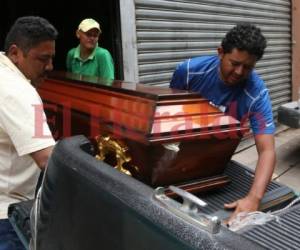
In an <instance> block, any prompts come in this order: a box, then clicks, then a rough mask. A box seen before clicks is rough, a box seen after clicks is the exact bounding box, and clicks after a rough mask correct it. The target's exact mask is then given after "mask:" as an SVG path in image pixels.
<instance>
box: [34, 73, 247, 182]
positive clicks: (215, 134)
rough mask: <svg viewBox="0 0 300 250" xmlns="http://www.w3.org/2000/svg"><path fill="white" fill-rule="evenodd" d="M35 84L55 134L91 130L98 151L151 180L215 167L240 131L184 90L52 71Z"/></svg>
mask: <svg viewBox="0 0 300 250" xmlns="http://www.w3.org/2000/svg"><path fill="white" fill-rule="evenodd" d="M38 92H39V94H40V96H41V98H42V100H43V102H44V108H45V110H46V113H47V118H48V123H49V125H50V127H51V130H52V132H53V134H54V136H55V137H56V139H59V138H62V137H68V136H71V135H76V134H84V135H85V136H87V137H89V138H96V140H97V142H98V146H99V152H98V158H99V159H102V160H105V161H107V162H108V163H110V165H113V166H114V165H116V166H117V167H118V168H119V169H121V170H122V171H125V172H126V171H127V173H130V174H131V175H132V176H133V177H135V178H137V179H139V180H141V181H143V182H144V183H147V184H149V185H151V186H160V185H168V184H176V183H181V182H185V181H190V180H195V179H205V178H213V177H215V176H218V175H221V174H222V173H223V171H224V168H225V166H226V164H227V162H228V161H229V160H230V158H231V156H232V155H233V153H234V151H235V149H236V147H237V145H238V144H239V142H240V139H241V137H242V135H243V133H244V132H246V131H247V129H246V128H245V127H241V126H240V123H239V122H238V121H237V120H236V119H234V118H233V117H230V116H227V115H224V114H223V113H222V112H220V111H219V110H218V109H217V108H215V107H213V106H211V105H210V104H209V103H208V101H207V100H206V99H204V98H201V97H200V96H199V95H198V94H196V93H190V92H187V91H180V90H175V89H169V88H163V87H154V86H147V85H142V84H135V83H128V82H123V81H103V80H100V79H98V78H96V77H82V76H79V75H75V74H70V73H66V72H53V73H52V74H51V75H50V76H49V77H48V78H47V79H46V81H45V82H44V83H43V84H41V85H40V86H39V87H38ZM123 168H124V169H123Z"/></svg>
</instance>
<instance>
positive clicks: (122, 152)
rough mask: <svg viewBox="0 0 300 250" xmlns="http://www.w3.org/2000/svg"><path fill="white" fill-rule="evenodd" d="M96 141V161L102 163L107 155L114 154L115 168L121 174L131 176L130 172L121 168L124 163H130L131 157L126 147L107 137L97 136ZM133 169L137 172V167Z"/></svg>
mask: <svg viewBox="0 0 300 250" xmlns="http://www.w3.org/2000/svg"><path fill="white" fill-rule="evenodd" d="M96 141H97V144H98V148H99V154H98V155H96V159H98V160H102V161H104V160H105V157H106V155H107V153H109V152H115V157H116V160H117V165H116V166H115V168H116V169H117V170H119V171H121V172H122V173H125V174H127V175H130V176H131V173H130V171H129V170H127V169H125V168H124V167H123V164H124V163H125V162H130V161H131V156H130V155H129V154H128V147H127V146H126V145H125V144H124V143H122V142H121V141H118V140H114V139H112V138H111V137H110V136H109V135H105V136H98V137H97V138H96ZM133 167H134V166H133ZM134 168H135V169H136V170H137V167H134Z"/></svg>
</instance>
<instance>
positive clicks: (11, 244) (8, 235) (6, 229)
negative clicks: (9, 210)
mask: <svg viewBox="0 0 300 250" xmlns="http://www.w3.org/2000/svg"><path fill="white" fill-rule="evenodd" d="M0 250H25V247H24V246H23V244H22V242H21V241H20V240H19V238H18V236H17V234H16V232H15V230H14V229H13V227H12V225H11V224H10V222H9V221H8V219H1V220H0Z"/></svg>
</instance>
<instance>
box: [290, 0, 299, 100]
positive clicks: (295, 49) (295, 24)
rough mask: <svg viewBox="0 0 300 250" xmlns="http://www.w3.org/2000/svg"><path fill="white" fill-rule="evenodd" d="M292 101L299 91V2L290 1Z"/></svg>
mask: <svg viewBox="0 0 300 250" xmlns="http://www.w3.org/2000/svg"><path fill="white" fill-rule="evenodd" d="M292 43H293V45H292V99H293V100H297V99H298V98H300V96H298V89H300V1H299V0H292Z"/></svg>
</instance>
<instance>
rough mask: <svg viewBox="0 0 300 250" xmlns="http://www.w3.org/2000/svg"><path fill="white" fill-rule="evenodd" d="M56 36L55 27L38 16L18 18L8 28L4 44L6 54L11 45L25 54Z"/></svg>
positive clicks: (54, 38)
mask: <svg viewBox="0 0 300 250" xmlns="http://www.w3.org/2000/svg"><path fill="white" fill-rule="evenodd" d="M57 35H58V32H57V30H56V29H55V27H54V26H53V25H52V24H51V23H49V21H48V20H46V19H45V18H42V17H38V16H24V17H20V18H18V19H17V20H16V21H15V23H14V24H13V26H12V27H11V28H10V30H9V32H8V34H7V36H6V39H5V43H4V51H5V53H8V50H9V48H10V46H11V45H13V44H15V45H17V46H18V47H19V48H20V49H21V50H22V51H23V52H24V53H25V54H26V53H27V52H28V51H29V50H30V49H32V48H34V47H36V46H37V45H38V44H40V43H41V42H45V41H54V40H56V38H57Z"/></svg>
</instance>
